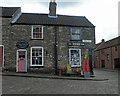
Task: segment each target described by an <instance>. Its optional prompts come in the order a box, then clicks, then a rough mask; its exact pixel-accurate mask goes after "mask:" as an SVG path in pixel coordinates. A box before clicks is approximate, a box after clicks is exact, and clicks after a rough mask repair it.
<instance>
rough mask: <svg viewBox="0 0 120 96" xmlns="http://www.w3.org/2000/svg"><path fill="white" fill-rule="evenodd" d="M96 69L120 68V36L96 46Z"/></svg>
mask: <svg viewBox="0 0 120 96" xmlns="http://www.w3.org/2000/svg"><path fill="white" fill-rule="evenodd" d="M94 54H95V55H94V60H95V65H94V67H96V68H106V69H116V68H120V36H119V37H116V38H114V39H111V40H109V41H106V42H105V41H104V39H103V40H102V42H101V43H98V44H96V50H95V53H94Z"/></svg>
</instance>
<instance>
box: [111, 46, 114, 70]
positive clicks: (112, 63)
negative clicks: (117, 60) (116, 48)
mask: <svg viewBox="0 0 120 96" xmlns="http://www.w3.org/2000/svg"><path fill="white" fill-rule="evenodd" d="M111 67H112V69H114V67H113V62H112V47H111Z"/></svg>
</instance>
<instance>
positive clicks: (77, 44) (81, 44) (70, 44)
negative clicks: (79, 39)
mask: <svg viewBox="0 0 120 96" xmlns="http://www.w3.org/2000/svg"><path fill="white" fill-rule="evenodd" d="M84 45H85V44H84V43H72V42H69V43H68V46H84Z"/></svg>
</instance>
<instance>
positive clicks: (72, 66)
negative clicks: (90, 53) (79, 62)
mask: <svg viewBox="0 0 120 96" xmlns="http://www.w3.org/2000/svg"><path fill="white" fill-rule="evenodd" d="M80 67H81V66H71V68H80Z"/></svg>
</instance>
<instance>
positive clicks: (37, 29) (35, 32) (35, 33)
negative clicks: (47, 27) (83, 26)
mask: <svg viewBox="0 0 120 96" xmlns="http://www.w3.org/2000/svg"><path fill="white" fill-rule="evenodd" d="M32 39H43V26H32Z"/></svg>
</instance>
